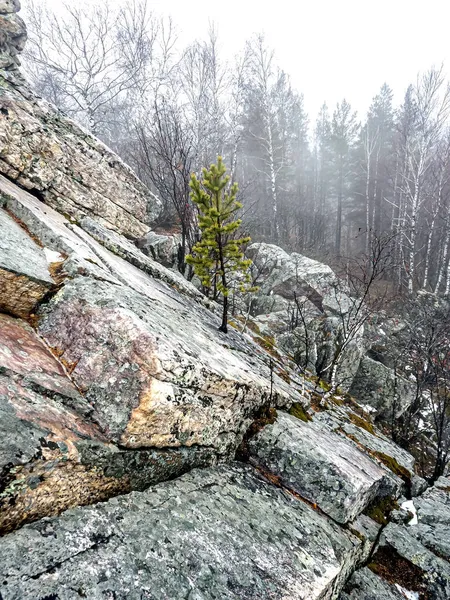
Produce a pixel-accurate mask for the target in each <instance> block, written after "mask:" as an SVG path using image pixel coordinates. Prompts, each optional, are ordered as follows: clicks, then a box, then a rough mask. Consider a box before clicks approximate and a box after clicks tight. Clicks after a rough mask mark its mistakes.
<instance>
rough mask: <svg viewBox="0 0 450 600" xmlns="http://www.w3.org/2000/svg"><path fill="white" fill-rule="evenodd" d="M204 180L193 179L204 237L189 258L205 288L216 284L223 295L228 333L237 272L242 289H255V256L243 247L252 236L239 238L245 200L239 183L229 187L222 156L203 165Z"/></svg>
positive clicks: (187, 260) (223, 329) (223, 322)
mask: <svg viewBox="0 0 450 600" xmlns="http://www.w3.org/2000/svg"><path fill="white" fill-rule="evenodd" d="M202 175H203V178H202V180H201V181H200V180H199V179H197V177H196V175H195V174H194V173H193V174H192V176H191V181H190V188H191V199H192V201H193V202H194V203H195V204H196V205H197V207H198V209H199V213H200V215H199V227H200V230H201V232H202V238H201V240H200V241H199V242H197V244H195V246H194V247H193V249H192V254H190V255H189V256H187V257H186V262H187V263H188V264H190V265H192V266H193V267H194V271H195V274H196V275H197V276H198V277H199V278H200V281H201V283H202V285H203V287H204V288H206V289H207V290H210V289H211V288H212V287H214V289H215V290H217V291H218V292H219V293H221V294H222V297H223V312H222V324H221V326H220V327H219V330H220V331H223V332H224V333H227V329H228V328H227V325H228V293H229V289H230V288H229V286H230V281H231V279H233V274H234V275H236V276H237V278H239V281H240V284H239V289H240V291H241V292H242V293H245V292H249V291H255V288H252V287H251V278H250V265H251V264H252V261H251V260H247V259H245V258H244V254H243V252H242V250H241V247H242V245H243V244H247V243H248V242H249V241H250V238H249V237H244V238H238V237H237V236H236V232H237V230H238V229H239V227H240V225H241V220H240V219H238V218H237V212H238V211H239V210H240V209H241V208H242V204H241V203H240V202H238V201H237V200H236V195H237V192H238V186H237V183H234V184H233V185H232V186H231V187H230V188H229V190H228V191H227V187H228V183H229V181H230V177H229V176H228V175H226V167H225V165H224V164H223V161H222V157H221V156H219V157H218V159H217V164H213V165H211V167H210V169H209V170H207V169H203V171H202Z"/></svg>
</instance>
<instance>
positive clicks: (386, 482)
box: [250, 412, 399, 523]
mask: <svg viewBox="0 0 450 600" xmlns="http://www.w3.org/2000/svg"><path fill="white" fill-rule="evenodd" d="M250 452H251V456H252V459H253V461H254V462H255V463H256V464H258V465H260V466H262V467H263V468H264V469H267V470H269V471H270V472H271V473H274V474H276V475H277V476H279V477H280V481H281V482H282V484H283V485H284V486H286V487H288V488H289V489H292V490H293V491H295V492H297V493H298V494H300V495H301V496H302V497H303V498H306V499H307V500H309V501H310V502H313V503H314V504H316V505H317V506H318V507H319V508H320V509H321V510H323V511H324V512H325V513H326V514H327V515H329V516H330V517H332V518H333V519H334V520H335V521H338V522H339V523H347V522H349V521H352V520H354V519H355V518H356V517H357V516H358V515H359V514H360V513H361V512H362V511H363V510H364V509H365V508H367V506H368V505H369V504H370V503H371V502H372V501H373V500H374V499H375V498H377V497H379V496H387V495H389V494H391V495H395V494H397V495H398V492H399V488H398V486H395V484H393V483H392V480H391V479H390V478H389V476H388V475H387V473H386V470H385V469H384V468H383V467H382V466H381V465H378V464H376V463H375V462H374V461H373V460H372V459H371V457H370V456H369V455H367V454H365V453H364V452H363V451H361V450H360V449H359V448H357V447H355V445H354V444H352V443H351V441H350V440H348V439H347V438H346V437H345V436H341V435H338V434H337V433H335V432H331V431H327V430H325V429H323V428H322V427H320V425H317V424H316V423H315V422H314V421H313V422H304V421H302V420H300V419H298V418H296V417H295V416H292V415H287V414H284V413H281V412H280V413H279V415H278V419H277V420H276V422H275V423H274V424H273V425H268V426H267V427H265V428H264V429H263V430H262V431H261V432H260V433H259V434H258V435H257V436H256V437H255V438H253V439H252V440H251V442H250Z"/></svg>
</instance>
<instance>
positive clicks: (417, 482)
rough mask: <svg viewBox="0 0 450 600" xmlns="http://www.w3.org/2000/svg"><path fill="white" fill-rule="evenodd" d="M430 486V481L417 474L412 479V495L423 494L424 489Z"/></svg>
mask: <svg viewBox="0 0 450 600" xmlns="http://www.w3.org/2000/svg"><path fill="white" fill-rule="evenodd" d="M427 488H428V483H427V482H426V480H425V479H423V477H419V475H415V474H414V476H413V477H412V479H411V496H412V497H413V498H414V496H421V495H422V494H423V493H424V491H425V490H426V489H427Z"/></svg>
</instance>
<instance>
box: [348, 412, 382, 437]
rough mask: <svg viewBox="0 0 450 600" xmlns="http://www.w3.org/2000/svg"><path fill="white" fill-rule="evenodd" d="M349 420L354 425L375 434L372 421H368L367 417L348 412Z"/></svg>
mask: <svg viewBox="0 0 450 600" xmlns="http://www.w3.org/2000/svg"><path fill="white" fill-rule="evenodd" d="M350 421H351V422H352V423H353V425H356V426H357V427H360V428H361V429H365V430H366V431H368V432H369V433H371V434H372V435H376V433H375V429H374V427H373V425H372V423H371V422H370V421H368V420H367V419H363V418H362V417H360V416H358V415H356V414H355V413H350Z"/></svg>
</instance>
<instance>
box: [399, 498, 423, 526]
mask: <svg viewBox="0 0 450 600" xmlns="http://www.w3.org/2000/svg"><path fill="white" fill-rule="evenodd" d="M402 508H404V509H406V510H408V511H409V512H410V513H412V514H413V518H412V519H411V520H410V521H409V523H408V525H417V524H418V522H419V519H418V518H417V510H416V507H415V506H414V502H413V501H412V500H407V501H406V502H403V504H402Z"/></svg>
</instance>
